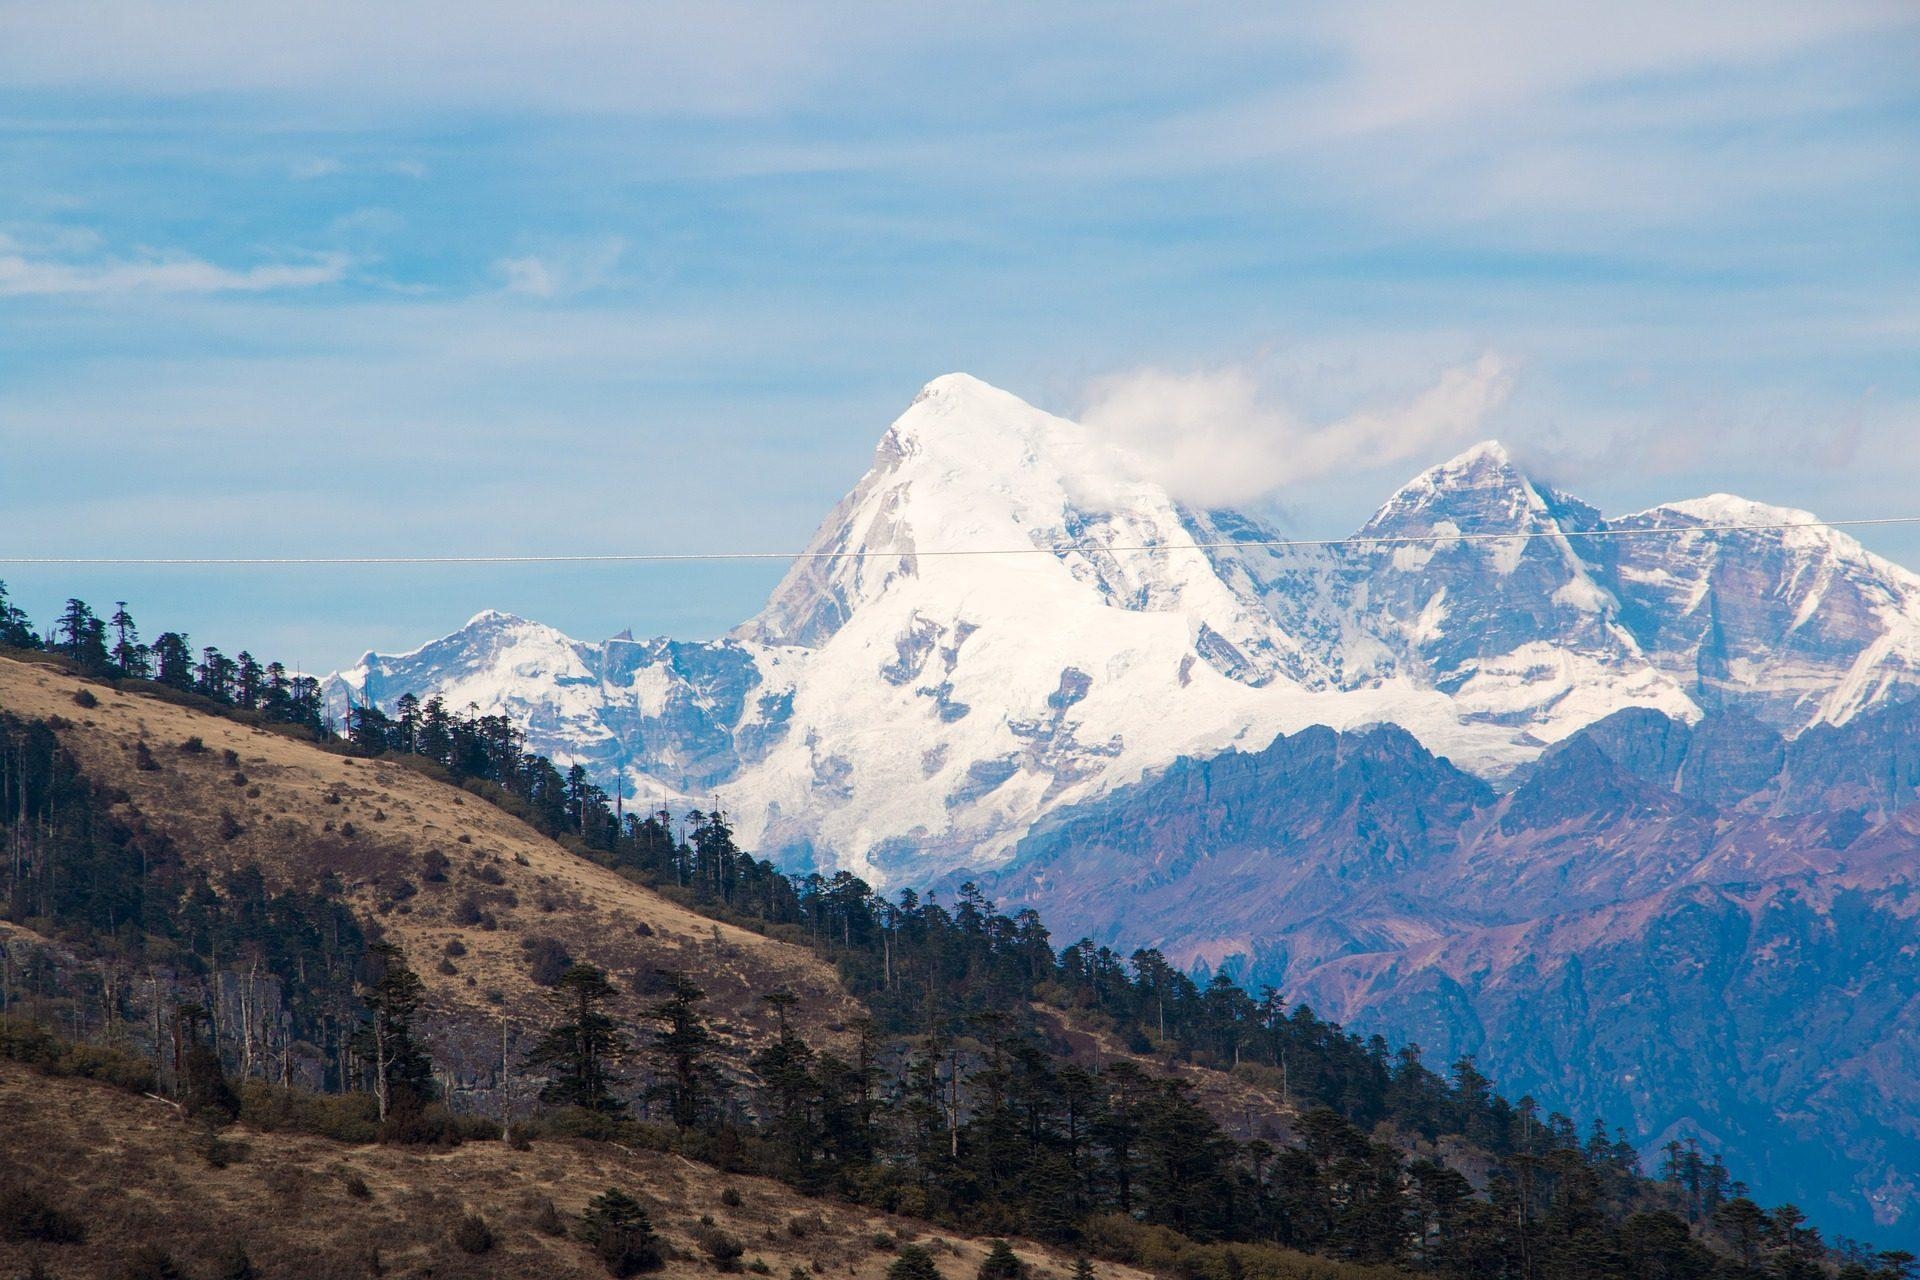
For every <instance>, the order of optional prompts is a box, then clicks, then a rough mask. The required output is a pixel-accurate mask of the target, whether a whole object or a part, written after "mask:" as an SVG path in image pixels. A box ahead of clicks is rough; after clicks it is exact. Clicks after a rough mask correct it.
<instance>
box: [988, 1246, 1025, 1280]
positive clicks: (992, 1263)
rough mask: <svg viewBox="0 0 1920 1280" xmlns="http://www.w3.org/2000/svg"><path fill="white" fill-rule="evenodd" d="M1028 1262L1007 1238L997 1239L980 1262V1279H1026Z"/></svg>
mask: <svg viewBox="0 0 1920 1280" xmlns="http://www.w3.org/2000/svg"><path fill="white" fill-rule="evenodd" d="M1026 1274H1027V1264H1026V1263H1024V1262H1022V1261H1020V1259H1019V1257H1018V1255H1016V1254H1015V1253H1014V1251H1013V1247H1012V1246H1011V1245H1009V1244H1008V1243H1007V1242H1006V1241H1005V1240H995V1241H994V1242H993V1247H992V1248H991V1249H989V1250H988V1251H987V1256H986V1258H985V1259H983V1260H982V1261H981V1263H980V1271H979V1280H1026Z"/></svg>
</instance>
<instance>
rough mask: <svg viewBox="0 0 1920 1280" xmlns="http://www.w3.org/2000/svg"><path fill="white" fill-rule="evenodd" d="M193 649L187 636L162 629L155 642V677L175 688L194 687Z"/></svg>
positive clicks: (186, 688) (188, 688) (187, 688)
mask: <svg viewBox="0 0 1920 1280" xmlns="http://www.w3.org/2000/svg"><path fill="white" fill-rule="evenodd" d="M193 676H194V672H193V650H192V649H191V648H189V647H188V645H187V637H186V636H184V635H181V634H180V633H178V632H174V631H162V632H161V633H160V634H159V635H158V636H157V637H155V638H154V642H153V678H154V679H155V680H157V681H159V682H160V683H161V684H164V685H168V686H170V687H172V688H175V689H185V690H190V689H192V688H193Z"/></svg>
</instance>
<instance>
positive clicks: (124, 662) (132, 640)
mask: <svg viewBox="0 0 1920 1280" xmlns="http://www.w3.org/2000/svg"><path fill="white" fill-rule="evenodd" d="M108 625H109V626H111V627H112V628H113V648H112V650H111V651H110V653H109V654H108V658H109V660H110V661H111V663H112V665H113V669H114V671H115V672H116V673H118V674H119V675H122V676H126V677H129V678H130V679H134V680H145V679H146V678H147V675H148V673H149V672H150V671H151V669H152V665H153V664H152V660H151V658H150V657H149V656H148V651H147V646H145V645H143V644H141V643H140V629H139V628H138V627H136V626H135V625H134V622H133V615H132V614H131V613H128V612H127V602H126V601H125V600H116V601H114V606H113V617H112V618H111V619H110V620H109V622H108Z"/></svg>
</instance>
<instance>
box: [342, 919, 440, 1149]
mask: <svg viewBox="0 0 1920 1280" xmlns="http://www.w3.org/2000/svg"><path fill="white" fill-rule="evenodd" d="M366 964H367V968H368V970H369V973H368V980H367V982H366V984H365V985H364V987H363V990H362V993H361V1001H362V1002H363V1003H364V1004H365V1005H366V1009H367V1019H366V1021H365V1022H364V1023H363V1024H362V1025H361V1028H360V1032H359V1035H358V1036H357V1037H356V1041H357V1044H358V1046H359V1049H360V1052H361V1054H362V1056H363V1057H365V1058H366V1060H367V1062H368V1064H369V1065H370V1066H371V1067H372V1071H373V1096H374V1102H375V1105H376V1109H377V1111H378V1114H379V1117H380V1123H381V1126H382V1129H383V1131H384V1132H385V1133H387V1134H388V1136H392V1137H401V1138H404V1137H408V1136H413V1130H414V1127H415V1125H414V1122H415V1121H417V1119H418V1117H419V1113H420V1111H421V1109H422V1108H423V1107H425V1106H426V1104H427V1102H428V1101H429V1100H430V1099H431V1098H432V1096H433V1064H432V1062H431V1061H429V1059H428V1057H427V1055H426V1052H425V1051H424V1050H423V1049H422V1048H421V1047H420V1042H419V1038H418V1036H417V1035H416V1033H415V1023H416V1021H417V1020H418V1018H419V1014H420V1006H421V1003H422V1002H423V1001H424V1000H425V998H426V988H425V986H424V985H423V984H422V983H421V981H420V976H419V975H418V974H416V973H415V972H414V971H413V970H412V969H410V968H408V967H407V960H406V956H405V955H403V954H402V953H401V951H400V948H399V947H397V946H395V945H394V944H393V943H391V942H376V943H374V944H373V945H372V946H370V947H368V948H367V958H366Z"/></svg>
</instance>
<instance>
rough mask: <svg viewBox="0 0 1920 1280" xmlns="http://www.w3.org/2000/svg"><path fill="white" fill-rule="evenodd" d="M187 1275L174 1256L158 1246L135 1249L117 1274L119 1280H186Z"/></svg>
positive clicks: (145, 1245) (146, 1245) (151, 1245)
mask: <svg viewBox="0 0 1920 1280" xmlns="http://www.w3.org/2000/svg"><path fill="white" fill-rule="evenodd" d="M186 1274H187V1273H186V1272H185V1271H184V1270H182V1269H181V1266H180V1264H179V1262H177V1261H175V1259H174V1256H173V1255H172V1254H170V1253H168V1252H167V1251H166V1250H165V1249H162V1248H161V1247H160V1246H159V1245H157V1244H143V1245H141V1246H140V1247H138V1248H137V1249H135V1250H134V1251H133V1252H132V1253H131V1254H130V1255H128V1257H127V1260H126V1261H125V1262H123V1263H121V1264H120V1270H119V1271H118V1272H116V1273H115V1275H116V1276H117V1280H186Z"/></svg>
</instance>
